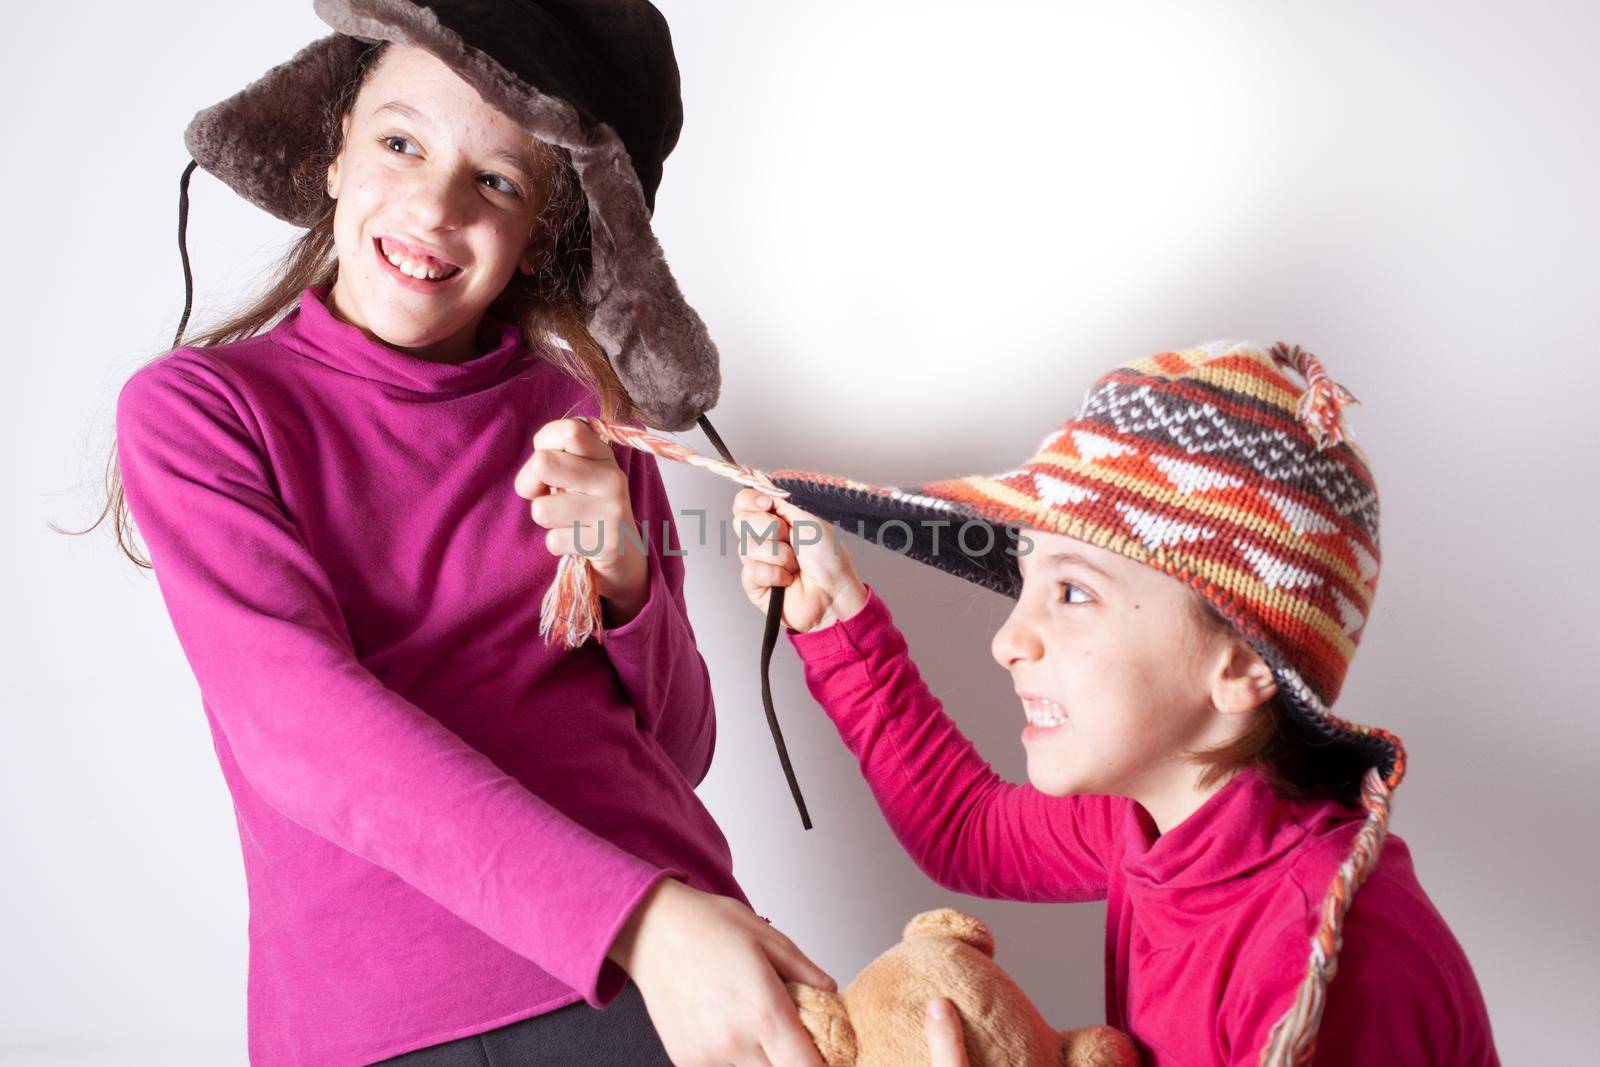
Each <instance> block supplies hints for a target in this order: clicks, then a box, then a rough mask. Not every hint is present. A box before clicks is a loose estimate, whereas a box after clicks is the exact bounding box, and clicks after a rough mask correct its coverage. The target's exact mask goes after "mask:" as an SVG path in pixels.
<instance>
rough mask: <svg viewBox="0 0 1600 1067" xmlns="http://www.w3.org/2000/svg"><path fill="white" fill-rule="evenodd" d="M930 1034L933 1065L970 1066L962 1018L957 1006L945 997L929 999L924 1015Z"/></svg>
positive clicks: (927, 1032)
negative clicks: (962, 1029)
mask: <svg viewBox="0 0 1600 1067" xmlns="http://www.w3.org/2000/svg"><path fill="white" fill-rule="evenodd" d="M922 1030H923V1032H924V1033H925V1034H927V1035H928V1055H929V1059H930V1062H931V1063H932V1065H933V1067H968V1064H967V1046H966V1043H965V1042H964V1041H963V1040H962V1038H961V1020H960V1019H959V1018H957V1017H956V1010H955V1006H954V1005H952V1004H951V1003H950V1001H948V1000H946V999H945V998H944V997H934V998H933V999H932V1000H930V1001H928V1007H927V1011H926V1012H924V1014H923V1017H922Z"/></svg>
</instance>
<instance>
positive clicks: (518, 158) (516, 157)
mask: <svg viewBox="0 0 1600 1067" xmlns="http://www.w3.org/2000/svg"><path fill="white" fill-rule="evenodd" d="M385 111H393V112H394V113H395V114H397V115H404V116H405V117H406V118H408V119H410V120H411V121H412V122H415V123H417V124H418V125H419V126H431V125H432V124H431V123H430V122H429V121H428V116H426V115H424V114H423V113H422V112H420V111H418V110H417V109H416V108H414V107H412V106H411V105H410V104H407V103H405V102H404V101H401V100H391V101H389V102H388V103H387V104H384V105H382V106H381V107H377V108H374V109H373V111H372V113H373V115H379V114H382V113H383V112H385ZM489 158H490V159H492V160H496V161H498V162H501V163H510V164H511V165H512V166H514V167H516V168H517V169H518V170H520V171H522V173H523V175H524V176H526V177H531V176H532V175H534V174H536V173H538V171H537V170H536V169H535V168H534V166H533V164H532V162H530V161H529V160H528V158H527V157H526V156H523V155H521V154H519V153H517V152H513V151H511V150H510V149H503V150H501V151H499V152H496V153H494V154H493V155H491V156H490V157H489Z"/></svg>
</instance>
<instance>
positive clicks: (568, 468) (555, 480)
mask: <svg viewBox="0 0 1600 1067" xmlns="http://www.w3.org/2000/svg"><path fill="white" fill-rule="evenodd" d="M589 432H590V433H591V434H592V433H593V431H592V430H591V431H589ZM596 439H597V440H598V438H596ZM601 444H605V442H603V441H602V442H601ZM513 486H514V487H515V489H516V491H517V495H518V496H520V497H523V498H524V499H526V500H533V499H535V498H536V497H539V496H543V495H545V494H547V493H548V492H549V491H550V490H551V489H562V490H565V491H566V492H571V493H584V494H586V495H589V496H621V495H622V494H625V493H626V492H627V487H628V476H627V475H625V474H623V473H622V468H621V467H619V466H617V460H616V457H615V456H614V455H612V453H611V447H610V446H609V445H607V446H606V449H605V456H604V457H601V458H598V459H595V458H589V457H586V456H580V455H574V454H573V453H571V452H563V451H561V450H559V449H539V450H538V451H535V452H534V454H533V455H531V456H529V457H528V460H527V462H526V463H524V464H523V465H522V468H521V469H520V470H518V471H517V476H516V478H515V479H514V481H513Z"/></svg>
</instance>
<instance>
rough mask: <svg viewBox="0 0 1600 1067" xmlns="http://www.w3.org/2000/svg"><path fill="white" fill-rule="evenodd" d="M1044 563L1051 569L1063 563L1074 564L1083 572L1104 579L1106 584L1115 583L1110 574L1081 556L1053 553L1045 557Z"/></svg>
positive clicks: (1068, 553)
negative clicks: (1090, 572)
mask: <svg viewBox="0 0 1600 1067" xmlns="http://www.w3.org/2000/svg"><path fill="white" fill-rule="evenodd" d="M1044 562H1045V564H1046V565H1048V566H1051V567H1059V566H1061V564H1063V563H1075V564H1077V565H1078V566H1080V567H1082V568H1083V569H1085V570H1088V571H1093V572H1094V573H1095V574H1098V575H1099V576H1100V577H1102V578H1104V579H1105V580H1106V581H1108V582H1114V581H1116V579H1115V578H1113V577H1112V576H1111V575H1110V574H1107V573H1106V572H1105V571H1103V570H1101V569H1100V568H1099V567H1096V566H1095V565H1094V564H1093V563H1090V562H1089V561H1088V560H1086V559H1084V558H1083V557H1082V556H1079V555H1075V554H1073V553H1071V552H1055V553H1052V554H1051V555H1048V556H1046V557H1045V558H1044Z"/></svg>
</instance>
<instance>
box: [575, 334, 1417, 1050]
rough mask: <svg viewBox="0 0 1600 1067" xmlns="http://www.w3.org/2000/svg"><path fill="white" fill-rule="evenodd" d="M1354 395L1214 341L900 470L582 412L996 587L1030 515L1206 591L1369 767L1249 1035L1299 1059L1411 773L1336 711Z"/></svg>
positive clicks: (1368, 559) (1364, 609) (1358, 473)
mask: <svg viewBox="0 0 1600 1067" xmlns="http://www.w3.org/2000/svg"><path fill="white" fill-rule="evenodd" d="M1289 370H1293V371H1294V372H1295V373H1296V374H1297V375H1298V376H1299V378H1300V379H1301V381H1300V382H1299V383H1297V382H1296V381H1294V380H1293V379H1291V378H1290V377H1289V376H1288V374H1287V373H1286V371H1289ZM1354 402H1356V401H1355V397H1353V396H1352V395H1351V394H1350V393H1349V392H1348V391H1347V390H1345V389H1344V388H1343V387H1342V386H1340V385H1338V384H1337V383H1335V382H1334V381H1333V380H1332V379H1331V378H1330V377H1329V376H1328V374H1327V372H1326V371H1325V370H1324V369H1323V367H1322V365H1321V363H1320V362H1319V361H1318V360H1317V359H1316V358H1315V357H1313V356H1312V355H1311V354H1310V353H1308V352H1306V351H1304V350H1303V349H1301V348H1300V347H1299V346H1298V345H1295V346H1289V345H1285V344H1283V343H1281V342H1280V343H1278V344H1276V345H1274V346H1273V347H1272V348H1271V349H1263V348H1261V347H1259V346H1257V345H1255V344H1251V343H1249V342H1243V341H1213V342H1210V343H1208V344H1204V345H1200V346H1198V347H1194V348H1187V349H1183V350H1180V351H1172V352H1162V353H1159V354H1157V355H1153V356H1150V357H1148V358H1144V359H1138V360H1134V361H1132V362H1130V363H1125V364H1123V365H1122V366H1119V367H1117V368H1115V369H1113V370H1112V371H1110V372H1109V373H1107V374H1105V375H1104V376H1102V377H1101V378H1100V379H1099V380H1097V381H1096V382H1095V383H1094V384H1093V385H1092V386H1091V387H1090V389H1089V390H1088V393H1087V394H1086V396H1085V397H1084V400H1083V403H1082V404H1081V405H1080V407H1079V408H1078V411H1077V413H1076V414H1075V415H1073V416H1072V417H1071V418H1069V419H1067V420H1066V421H1065V422H1063V423H1061V424H1060V425H1059V426H1057V427H1056V428H1054V429H1053V430H1051V431H1050V432H1049V433H1048V434H1047V435H1046V436H1045V437H1044V438H1043V439H1042V440H1041V441H1040V442H1039V445H1038V447H1037V448H1036V449H1035V451H1034V454H1033V455H1032V456H1031V457H1029V458H1028V459H1027V460H1026V461H1024V462H1023V463H1022V464H1021V465H1020V466H1017V467H1014V468H1012V469H1011V470H1007V471H1003V472H1000V473H997V474H974V475H967V476H963V477H956V478H950V479H944V480H939V481H932V482H926V483H921V484H916V485H908V486H876V485H870V484H867V483H864V482H859V481H855V480H852V479H850V478H845V477H839V476H836V475H829V474H820V473H816V472H812V471H801V470H776V471H758V470H752V469H749V468H742V467H734V466H732V465H729V464H726V463H718V462H717V461H715V460H708V459H706V458H704V457H700V456H696V455H695V454H694V453H691V452H689V451H688V450H687V449H683V448H681V447H680V446H677V445H676V444H673V443H671V442H665V441H662V440H661V439H660V438H651V437H650V436H649V435H648V434H644V433H643V432H641V431H636V430H633V429H631V428H626V427H619V426H616V425H615V424H611V423H604V422H603V421H601V420H597V419H589V420H587V421H588V422H589V423H590V424H591V425H592V426H594V428H595V429H596V430H597V431H599V432H600V433H601V435H602V436H605V437H607V438H608V439H610V440H612V441H615V442H620V443H626V444H629V445H632V446H633V447H642V448H648V449H649V450H651V451H653V452H656V453H657V454H658V455H663V456H665V457H667V458H671V459H676V460H679V461H683V462H689V463H695V464H698V465H701V466H706V467H709V468H711V469H713V470H715V471H716V472H717V473H720V474H723V475H724V476H726V477H729V478H731V479H734V480H736V481H740V482H742V483H744V484H747V485H754V486H756V487H758V488H760V489H762V490H763V491H765V492H768V493H771V494H773V495H776V496H779V497H785V498H787V499H788V500H789V501H790V502H791V503H793V504H794V505H795V506H797V507H799V508H801V509H802V510H805V511H808V512H810V513H812V514H814V515H816V516H818V517H819V518H822V519H825V520H828V521H830V522H833V523H835V524H837V525H839V526H840V527H842V528H843V529H846V530H850V531H854V532H856V533H857V534H859V535H860V536H862V537H864V538H866V539H868V540H872V541H874V542H876V543H878V544H881V545H884V546H885V547H888V548H891V549H892V550H894V551H898V552H901V553H903V554H906V555H910V556H912V557H913V558H916V559H918V560H920V561H922V562H924V563H928V564H930V565H932V566H935V567H938V568H939V569H941V570H945V571H948V572H950V573H952V574H956V575H959V576H960V577H963V578H966V579H967V580H969V581H972V582H974V583H976V584H978V585H982V586H984V587H985V588H988V589H992V590H995V591H997V592H1000V593H1003V594H1005V595H1007V596H1011V597H1016V596H1017V595H1019V594H1020V591H1021V574H1020V570H1019V568H1018V566H1017V554H1018V552H1020V551H1026V549H1025V548H1024V547H1022V544H1021V541H1022V538H1023V537H1024V536H1025V533H1024V531H1026V530H1028V529H1035V530H1045V531H1050V532H1055V533H1060V534H1064V535H1066V536H1068V537H1072V538H1076V539H1078V540H1082V541H1087V542H1089V543H1091V544H1095V545H1098V546H1100V547H1102V548H1106V549H1109V550H1111V551H1114V552H1118V553H1121V554H1122V555H1125V556H1127V557H1129V558H1130V559H1133V560H1137V561H1138V562H1140V563H1144V564H1146V565H1148V566H1151V567H1155V568H1157V569H1159V570H1161V571H1163V572H1164V573H1166V574H1169V575H1171V576H1172V577H1174V578H1176V579H1178V580H1179V581H1182V582H1183V583H1185V584H1186V585H1188V586H1189V587H1190V588H1191V589H1193V590H1195V591H1196V592H1197V593H1199V595H1200V596H1202V597H1204V598H1205V599H1206V600H1207V601H1208V602H1209V603H1210V604H1211V605H1212V606H1213V607H1215V608H1216V609H1217V611H1218V612H1219V613H1220V614H1221V615H1222V616H1223V617H1224V618H1225V619H1227V620H1228V621H1229V623H1230V624H1232V626H1233V627H1234V628H1235V629H1236V630H1237V631H1238V632H1239V633H1240V635H1241V636H1243V638H1244V639H1245V640H1246V641H1247V642H1248V643H1249V644H1250V646H1251V647H1252V648H1253V649H1254V650H1255V651H1256V652H1257V653H1258V654H1259V655H1260V656H1261V658H1262V659H1263V660H1264V661H1265V662H1266V663H1267V665H1268V666H1269V667H1270V668H1271V670H1272V673H1273V676H1274V677H1275V679H1276V680H1277V683H1278V690H1279V694H1280V699H1281V701H1282V703H1283V705H1284V706H1285V708H1286V709H1287V711H1288V712H1289V715H1290V717H1291V718H1292V719H1293V720H1294V721H1295V722H1296V723H1297V724H1298V725H1299V726H1300V727H1302V728H1303V731H1302V732H1307V733H1308V734H1309V736H1311V737H1313V738H1315V739H1317V743H1320V744H1323V745H1325V746H1327V748H1329V749H1336V750H1338V754H1339V755H1340V756H1343V757H1350V756H1354V757H1356V758H1357V759H1358V760H1359V762H1360V764H1361V765H1362V766H1365V767H1366V768H1368V769H1367V770H1366V772H1365V776H1364V778H1363V781H1362V790H1361V803H1362V806H1363V808H1364V809H1365V810H1366V813H1367V818H1366V820H1365V822H1364V823H1363V824H1362V826H1361V827H1360V828H1359V830H1358V832H1357V834H1356V835H1355V838H1354V842H1353V844H1352V847H1351V850H1350V852H1349V854H1348V856H1347V857H1346V859H1345V860H1344V862H1343V863H1342V864H1341V865H1340V867H1339V870H1338V871H1337V873H1336V875H1335V877H1334V879H1333V881H1332V883H1331V884H1330V885H1329V888H1328V891H1327V894H1326V896H1325V898H1324V901H1323V906H1322V909H1321V919H1320V922H1319V925H1318V929H1317V930H1316V932H1315V934H1314V935H1313V938H1312V944H1311V949H1310V954H1309V959H1308V962H1307V970H1306V975H1305V978H1304V979H1303V981H1302V982H1301V984H1300V986H1299V988H1298V990H1297V991H1296V997H1295V1000H1294V1003H1293V1005H1292V1006H1291V1007H1290V1008H1289V1010H1288V1011H1287V1012H1286V1013H1285V1014H1284V1016H1283V1017H1282V1018H1281V1019H1280V1020H1279V1021H1278V1023H1277V1025H1276V1027H1275V1028H1274V1030H1273V1033H1272V1038H1271V1040H1270V1042H1269V1044H1268V1047H1267V1048H1266V1049H1264V1050H1263V1051H1262V1056H1261V1063H1263V1064H1274V1065H1283V1064H1309V1063H1310V1062H1311V1056H1312V1051H1313V1048H1314V1045H1315V1040H1316V1029H1317V1024H1318V1023H1319V1022H1320V1020H1321V1017H1322V1008H1323V1002H1324V998H1325V995H1326V991H1327V985H1328V982H1329V981H1330V980H1331V979H1332V978H1333V976H1334V973H1335V970H1336V968H1337V964H1338V950H1339V944H1340V932H1341V929H1342V925H1343V919H1344V915H1345V912H1346V911H1347V910H1348V908H1349V906H1350V901H1351V897H1352V895H1353V894H1354V892H1355V890H1356V889H1357V888H1358V887H1359V886H1360V885H1361V883H1362V881H1364V880H1365V878H1366V876H1367V874H1368V873H1369V872H1370V871H1371V869H1372V866H1373V864H1374V863H1375V862H1376V860H1377V857H1378V853H1379V850H1380V849H1381V848H1382V846H1383V840H1384V837H1385V835H1386V833H1387V830H1388V821H1389V802H1390V797H1391V794H1392V792H1393V790H1394V789H1395V787H1396V786H1398V785H1399V784H1400V781H1401V779H1402V778H1403V777H1404V775H1405V749H1404V747H1403V746H1402V745H1401V742H1400V739H1399V738H1398V737H1396V736H1395V735H1394V734H1391V733H1389V732H1388V731H1386V730H1382V729H1379V728H1377V727H1373V726H1364V725H1361V724H1359V723H1355V722H1350V721H1348V720H1345V719H1343V718H1340V717H1338V716H1336V715H1334V714H1333V712H1332V710H1331V708H1332V705H1333V703H1334V701H1335V700H1336V699H1337V698H1338V695H1339V691H1340V689H1341V687H1342V686H1343V683H1344V678H1345V674H1346V672H1347V671H1348V669H1349V666H1350V661H1351V658H1352V657H1353V656H1354V654H1355V649H1356V645H1357V643H1358V642H1359V641H1360V638H1361V633H1362V629H1363V627H1364V626H1365V624H1366V620H1367V618H1368V617H1369V615H1370V612H1371V609H1372V600H1373V596H1374V594H1375V593H1376V591H1377V584H1378V563H1379V559H1380V553H1379V546H1378V493H1377V488H1376V486H1375V484H1374V482H1373V478H1372V472H1371V470H1370V468H1369V466H1368V463H1367V458H1366V456H1365V454H1364V453H1363V452H1362V450H1361V448H1360V447H1359V446H1358V445H1357V444H1356V443H1355V441H1354V440H1352V439H1351V437H1350V434H1349V431H1348V429H1347V428H1346V427H1345V424H1344V420H1343V415H1342V409H1343V408H1344V407H1345V406H1346V405H1347V404H1350V403H1354ZM1331 754H1332V753H1330V755H1331ZM786 769H787V768H786ZM792 785H793V782H792V781H791V786H792Z"/></svg>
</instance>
